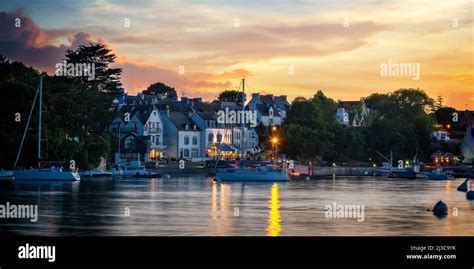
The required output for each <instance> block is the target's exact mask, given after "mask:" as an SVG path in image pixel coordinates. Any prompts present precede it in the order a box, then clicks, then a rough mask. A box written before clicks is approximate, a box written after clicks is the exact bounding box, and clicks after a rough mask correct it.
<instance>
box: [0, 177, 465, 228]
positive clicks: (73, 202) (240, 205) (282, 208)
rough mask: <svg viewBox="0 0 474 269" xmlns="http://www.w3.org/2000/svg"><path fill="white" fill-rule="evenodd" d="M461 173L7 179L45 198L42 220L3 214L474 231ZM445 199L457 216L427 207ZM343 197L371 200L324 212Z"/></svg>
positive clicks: (80, 220) (1, 191) (9, 196)
mask: <svg viewBox="0 0 474 269" xmlns="http://www.w3.org/2000/svg"><path fill="white" fill-rule="evenodd" d="M462 181H463V180H462V179H457V180H454V181H428V180H398V179H385V178H365V179H342V178H338V179H336V180H335V181H333V180H332V179H326V180H314V181H292V182H286V183H244V184H242V183H238V182H235V183H213V182H212V181H211V180H210V179H208V178H205V177H203V176H202V177H201V176H196V177H172V178H171V179H139V180H137V179H115V180H114V179H83V180H81V181H80V182H63V183H52V182H51V183H33V182H14V183H12V184H10V185H9V184H5V183H2V184H1V185H0V204H3V205H4V204H5V203H6V202H7V201H9V202H10V203H12V204H13V203H15V204H37V205H38V210H39V219H38V222H37V223H31V222H29V220H12V219H0V235H52V236H56V235H99V236H103V235H105V236H111V235H125V236H134V235H143V236H160V235H258V236H261V235H283V236H284V235H315V236H328V235H474V202H473V201H468V200H466V198H465V193H461V192H458V191H456V188H457V186H458V185H459V184H460V183H461V182H462ZM438 200H443V201H445V202H446V203H447V204H448V205H449V208H450V210H452V208H454V207H457V209H458V216H453V215H452V214H449V215H448V216H447V217H445V218H442V219H440V218H437V217H435V216H433V214H432V213H430V212H427V209H431V208H432V207H433V205H434V204H435V203H436V202H437V201H438ZM334 202H336V203H337V204H359V205H364V206H365V220H364V221H363V222H358V221H357V220H356V219H327V218H325V206H326V205H328V204H333V203H334ZM127 208H128V209H129V213H130V216H126V213H127ZM451 213H452V212H451Z"/></svg>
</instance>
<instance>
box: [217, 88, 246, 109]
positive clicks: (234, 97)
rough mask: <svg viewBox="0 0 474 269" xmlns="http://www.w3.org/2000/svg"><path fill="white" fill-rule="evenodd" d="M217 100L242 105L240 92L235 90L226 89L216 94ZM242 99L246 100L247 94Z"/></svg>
mask: <svg viewBox="0 0 474 269" xmlns="http://www.w3.org/2000/svg"><path fill="white" fill-rule="evenodd" d="M217 100H219V101H224V102H235V103H236V104H237V105H239V106H241V105H242V92H241V91H237V90H226V91H223V92H221V93H220V94H219V96H217ZM244 100H247V95H246V94H245V95H244Z"/></svg>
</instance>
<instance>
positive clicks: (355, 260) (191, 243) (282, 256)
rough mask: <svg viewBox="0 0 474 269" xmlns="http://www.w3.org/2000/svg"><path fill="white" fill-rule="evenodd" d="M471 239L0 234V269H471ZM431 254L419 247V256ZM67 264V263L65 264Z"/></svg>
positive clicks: (472, 254)
mask: <svg viewBox="0 0 474 269" xmlns="http://www.w3.org/2000/svg"><path fill="white" fill-rule="evenodd" d="M473 239H474V238H473V237H279V238H270V237H3V238H1V239H0V242H1V244H0V268H1V269H8V268H13V267H18V266H21V267H22V268H23V267H26V268H30V266H36V265H38V264H41V265H46V266H47V267H54V268H56V267H57V268H62V267H61V265H62V266H64V265H65V264H70V265H86V264H214V263H219V264H246V263H262V264H303V263H304V264H352V265H357V264H368V265H370V264H372V265H375V264H394V265H400V266H403V268H407V266H408V267H411V266H415V267H417V266H421V265H426V264H429V265H433V266H436V265H443V266H444V265H446V266H448V265H449V268H458V266H456V267H452V265H465V266H466V267H464V268H473V264H474V260H473V257H474V252H473V250H474V248H473V243H474V240H473ZM26 243H28V244H29V245H49V246H55V247H56V261H55V262H54V263H49V262H48V261H47V260H34V259H30V260H20V259H19V258H18V247H19V246H24V245H25V244H26ZM412 246H418V247H419V246H435V247H436V246H455V250H454V251H448V252H439V254H441V255H443V254H455V255H456V258H455V259H449V260H441V261H439V260H432V259H431V260H430V259H420V260H407V257H406V255H410V254H417V253H416V252H415V251H412V250H410V248H411V247H412ZM428 252H429V253H431V254H437V253H438V252H436V251H434V250H433V251H424V252H422V253H420V254H421V255H424V254H427V253H428ZM68 268H70V267H68Z"/></svg>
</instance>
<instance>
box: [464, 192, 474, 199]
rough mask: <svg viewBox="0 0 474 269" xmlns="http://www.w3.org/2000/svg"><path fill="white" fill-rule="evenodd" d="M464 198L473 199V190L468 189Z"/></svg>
mask: <svg viewBox="0 0 474 269" xmlns="http://www.w3.org/2000/svg"><path fill="white" fill-rule="evenodd" d="M466 198H467V199H468V200H474V191H468V192H467V193H466Z"/></svg>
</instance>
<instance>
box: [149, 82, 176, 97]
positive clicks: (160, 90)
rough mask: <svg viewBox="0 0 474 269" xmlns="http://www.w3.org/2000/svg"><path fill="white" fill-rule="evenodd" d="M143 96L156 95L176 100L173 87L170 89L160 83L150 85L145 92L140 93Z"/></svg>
mask: <svg viewBox="0 0 474 269" xmlns="http://www.w3.org/2000/svg"><path fill="white" fill-rule="evenodd" d="M142 93H143V94H149V95H157V94H162V95H163V97H164V98H176V97H178V95H177V94H176V90H175V89H174V88H173V87H170V86H168V85H166V84H164V83H162V82H155V83H153V84H150V86H148V88H146V90H144V91H143V92H142Z"/></svg>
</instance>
